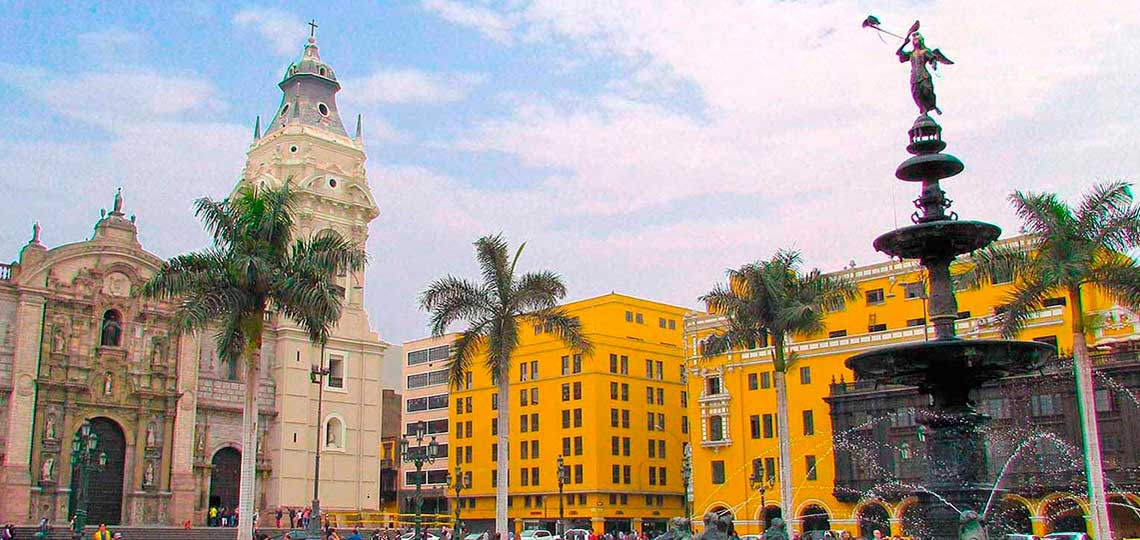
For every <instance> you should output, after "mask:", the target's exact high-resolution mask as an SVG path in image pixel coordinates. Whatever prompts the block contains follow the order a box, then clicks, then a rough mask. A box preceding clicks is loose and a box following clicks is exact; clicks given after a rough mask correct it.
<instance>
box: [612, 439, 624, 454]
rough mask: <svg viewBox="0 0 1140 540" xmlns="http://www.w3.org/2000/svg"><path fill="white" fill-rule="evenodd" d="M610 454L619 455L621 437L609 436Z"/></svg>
mask: <svg viewBox="0 0 1140 540" xmlns="http://www.w3.org/2000/svg"><path fill="white" fill-rule="evenodd" d="M610 455H611V456H620V455H621V438H620V437H610Z"/></svg>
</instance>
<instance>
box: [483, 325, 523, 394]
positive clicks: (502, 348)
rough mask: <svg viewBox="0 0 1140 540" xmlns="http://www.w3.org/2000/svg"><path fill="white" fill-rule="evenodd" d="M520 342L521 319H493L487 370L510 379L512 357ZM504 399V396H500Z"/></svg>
mask: <svg viewBox="0 0 1140 540" xmlns="http://www.w3.org/2000/svg"><path fill="white" fill-rule="evenodd" d="M518 344H519V321H518V319H517V318H515V317H513V316H499V317H496V318H494V319H492V321H491V328H490V332H489V333H488V335H487V363H486V366H487V371H488V372H490V373H491V374H492V376H494V377H496V380H500V379H497V378H498V377H506V379H501V380H510V373H511V357H512V356H513V355H514V352H515V349H516V348H518ZM500 399H503V397H500Z"/></svg>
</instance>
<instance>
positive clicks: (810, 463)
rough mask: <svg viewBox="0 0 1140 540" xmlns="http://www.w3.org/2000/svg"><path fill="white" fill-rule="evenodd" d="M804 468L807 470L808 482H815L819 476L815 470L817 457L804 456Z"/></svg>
mask: <svg viewBox="0 0 1140 540" xmlns="http://www.w3.org/2000/svg"><path fill="white" fill-rule="evenodd" d="M804 467H806V468H807V479H808V480H815V479H816V478H817V477H818V476H819V475H818V474H817V473H816V470H815V456H804Z"/></svg>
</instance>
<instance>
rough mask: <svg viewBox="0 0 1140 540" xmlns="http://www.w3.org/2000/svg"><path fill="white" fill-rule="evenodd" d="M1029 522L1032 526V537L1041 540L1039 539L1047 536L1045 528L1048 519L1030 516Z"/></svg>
mask: <svg viewBox="0 0 1140 540" xmlns="http://www.w3.org/2000/svg"><path fill="white" fill-rule="evenodd" d="M1029 521H1030V524H1031V525H1032V526H1033V536H1036V537H1038V538H1041V537H1044V536H1045V535H1046V534H1049V532H1048V530H1047V526H1048V524H1049V518H1047V517H1045V516H1030V517H1029Z"/></svg>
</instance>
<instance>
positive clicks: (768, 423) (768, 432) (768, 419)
mask: <svg viewBox="0 0 1140 540" xmlns="http://www.w3.org/2000/svg"><path fill="white" fill-rule="evenodd" d="M773 420H774V419H773V418H772V415H770V414H765V415H764V419H763V423H764V438H765V439H771V438H772V437H774V436H775V434H774V433H775V431H776V429H775V427H776V426H775V422H774V421H773Z"/></svg>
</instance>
